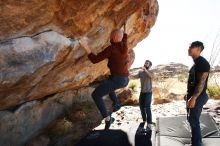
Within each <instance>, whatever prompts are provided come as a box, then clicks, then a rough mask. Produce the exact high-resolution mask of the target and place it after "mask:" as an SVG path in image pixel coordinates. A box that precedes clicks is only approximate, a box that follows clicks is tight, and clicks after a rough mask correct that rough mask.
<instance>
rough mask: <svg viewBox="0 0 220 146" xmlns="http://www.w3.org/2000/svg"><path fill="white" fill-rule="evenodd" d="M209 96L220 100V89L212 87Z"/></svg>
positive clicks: (208, 89) (209, 88) (209, 89)
mask: <svg viewBox="0 0 220 146" xmlns="http://www.w3.org/2000/svg"><path fill="white" fill-rule="evenodd" d="M207 91H208V95H209V97H210V98H214V99H220V89H219V88H218V86H216V85H210V86H208V88H207Z"/></svg>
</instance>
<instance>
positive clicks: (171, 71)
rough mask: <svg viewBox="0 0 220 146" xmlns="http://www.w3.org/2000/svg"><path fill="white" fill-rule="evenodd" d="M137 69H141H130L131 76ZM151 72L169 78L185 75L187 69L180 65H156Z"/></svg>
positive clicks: (172, 63)
mask: <svg viewBox="0 0 220 146" xmlns="http://www.w3.org/2000/svg"><path fill="white" fill-rule="evenodd" d="M139 69H141V68H134V69H131V70H130V72H131V74H134V73H135V72H137V71H138V70H139ZM151 70H152V71H153V72H154V73H156V74H158V75H162V76H166V77H170V76H175V75H178V74H185V73H187V72H188V71H189V67H188V66H186V65H184V64H181V63H174V62H171V63H169V64H161V65H157V66H155V67H153V68H152V69H151Z"/></svg>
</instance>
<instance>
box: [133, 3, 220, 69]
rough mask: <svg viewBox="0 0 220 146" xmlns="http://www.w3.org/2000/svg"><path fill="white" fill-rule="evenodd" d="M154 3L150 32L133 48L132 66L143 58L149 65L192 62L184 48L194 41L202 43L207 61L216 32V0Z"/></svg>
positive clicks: (219, 21)
mask: <svg viewBox="0 0 220 146" xmlns="http://www.w3.org/2000/svg"><path fill="white" fill-rule="evenodd" d="M158 2H159V15H158V18H157V21H156V24H155V26H154V27H153V28H152V29H151V33H150V35H149V36H148V37H147V38H146V39H144V40H143V41H141V42H140V43H138V45H137V46H136V47H135V48H134V51H135V55H136V58H135V62H134V63H133V65H132V68H134V67H140V66H142V65H143V63H144V61H145V60H146V59H150V60H151V61H152V62H153V65H158V64H167V63H169V62H178V63H183V64H186V65H188V66H190V65H192V63H193V62H192V59H191V58H190V57H189V56H188V54H187V50H188V46H189V44H190V43H191V42H192V41H195V40H199V41H202V42H204V44H205V50H204V52H203V56H204V57H205V58H207V60H209V57H210V54H211V50H212V44H213V42H214V39H215V37H216V35H217V33H218V32H219V33H220V0H158ZM219 41H220V36H219ZM218 58H220V55H219V57H218ZM216 62H218V61H216Z"/></svg>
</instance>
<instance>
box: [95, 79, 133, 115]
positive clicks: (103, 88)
mask: <svg viewBox="0 0 220 146" xmlns="http://www.w3.org/2000/svg"><path fill="white" fill-rule="evenodd" d="M128 82H129V78H128V77H126V76H116V75H111V76H110V77H109V78H108V79H107V80H104V81H103V82H102V83H101V84H100V85H99V86H98V87H97V88H96V89H95V90H94V91H93V93H92V98H93V99H94V101H95V104H96V106H97V107H98V109H99V111H100V112H101V114H102V116H103V118H105V117H107V116H109V113H108V111H107V109H106V106H105V103H104V100H103V96H105V95H107V94H109V97H110V98H111V100H112V102H113V104H117V103H119V101H118V98H117V96H116V94H115V90H116V89H119V88H123V87H126V86H127V84H128Z"/></svg>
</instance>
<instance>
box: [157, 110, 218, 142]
mask: <svg viewBox="0 0 220 146" xmlns="http://www.w3.org/2000/svg"><path fill="white" fill-rule="evenodd" d="M200 127H201V132H202V136H203V146H217V145H216V144H217V143H220V133H219V131H218V128H217V126H216V124H215V121H214V120H213V119H212V117H211V116H210V115H209V114H208V113H203V114H202V115H201V117H200ZM157 131H158V133H157V134H156V141H157V142H156V146H184V145H185V144H190V142H191V141H190V139H191V132H190V126H189V123H188V122H187V119H186V116H177V117H161V118H158V119H157Z"/></svg>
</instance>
